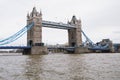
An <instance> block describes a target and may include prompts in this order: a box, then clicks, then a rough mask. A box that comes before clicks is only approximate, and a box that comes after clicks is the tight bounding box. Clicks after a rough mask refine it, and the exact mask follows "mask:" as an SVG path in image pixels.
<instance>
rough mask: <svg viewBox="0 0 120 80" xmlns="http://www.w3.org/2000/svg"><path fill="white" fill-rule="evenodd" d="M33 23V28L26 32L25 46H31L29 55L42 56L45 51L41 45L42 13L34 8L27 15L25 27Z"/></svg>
mask: <svg viewBox="0 0 120 80" xmlns="http://www.w3.org/2000/svg"><path fill="white" fill-rule="evenodd" d="M32 22H34V26H33V27H32V28H31V29H30V30H29V31H28V32H27V46H31V47H32V48H31V50H30V54H43V53H45V52H46V51H47V48H46V47H44V44H43V43H42V13H41V12H37V10H36V8H35V7H34V8H33V10H32V12H31V13H30V14H29V13H28V15H27V25H29V24H30V23H32Z"/></svg>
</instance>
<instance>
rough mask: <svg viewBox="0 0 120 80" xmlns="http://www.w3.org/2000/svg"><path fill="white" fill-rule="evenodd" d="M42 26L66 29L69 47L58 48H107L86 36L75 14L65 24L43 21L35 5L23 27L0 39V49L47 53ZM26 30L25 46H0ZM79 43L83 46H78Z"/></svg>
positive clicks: (85, 49) (78, 50) (77, 50)
mask: <svg viewBox="0 0 120 80" xmlns="http://www.w3.org/2000/svg"><path fill="white" fill-rule="evenodd" d="M42 27H48V28H57V29H65V30H67V31H68V44H69V47H66V48H65V47H64V48H60V49H66V50H75V53H80V52H89V50H88V49H91V50H92V49H97V50H99V49H100V50H101V49H103V50H106V49H108V46H106V47H104V48H103V47H102V48H100V47H98V46H96V45H94V43H93V42H92V41H91V40H90V39H89V38H88V37H87V36H86V34H85V33H84V32H83V30H82V29H81V20H78V19H77V18H76V17H75V16H73V17H72V19H71V21H70V22H68V23H67V24H65V23H61V22H52V21H45V20H43V19H42V13H41V12H38V11H37V10H36V8H35V7H34V8H33V10H32V12H31V13H30V14H29V13H28V14H27V26H25V27H24V28H23V29H21V30H20V31H18V32H17V33H15V34H14V35H12V36H10V37H8V38H6V39H3V40H0V45H1V46H0V49H24V54H46V53H48V49H51V48H47V47H46V46H44V43H43V42H42ZM26 32H27V46H2V45H6V44H9V43H11V42H13V41H15V40H17V39H18V38H20V37H21V36H22V35H24V34H25V33H26ZM82 34H83V36H85V38H86V41H85V42H84V44H83V41H82ZM86 44H88V47H85V46H84V45H86ZM81 45H83V46H82V47H80V46H81ZM96 47H97V48H96ZM73 52H74V51H73Z"/></svg>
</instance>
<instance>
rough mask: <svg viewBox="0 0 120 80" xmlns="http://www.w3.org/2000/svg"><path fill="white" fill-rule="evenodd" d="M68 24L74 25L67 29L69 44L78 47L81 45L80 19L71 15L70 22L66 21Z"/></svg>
mask: <svg viewBox="0 0 120 80" xmlns="http://www.w3.org/2000/svg"><path fill="white" fill-rule="evenodd" d="M68 24H70V25H73V26H75V27H76V28H74V29H68V38H69V39H68V40H69V46H70V47H78V46H80V45H82V34H81V20H77V19H76V17H75V16H73V17H72V20H71V22H68Z"/></svg>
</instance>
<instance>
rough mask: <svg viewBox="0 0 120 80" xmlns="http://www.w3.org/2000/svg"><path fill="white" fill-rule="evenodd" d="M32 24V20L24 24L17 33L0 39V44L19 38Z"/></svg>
mask: <svg viewBox="0 0 120 80" xmlns="http://www.w3.org/2000/svg"><path fill="white" fill-rule="evenodd" d="M33 26H34V22H32V23H31V24H30V25H27V26H25V27H24V28H23V29H21V30H20V31H18V32H17V33H15V34H14V35H12V36H10V37H8V38H6V39H3V40H0V45H5V44H9V43H11V42H13V41H15V40H17V39H18V38H20V37H21V36H22V35H23V34H25V33H26V32H27V31H28V30H29V29H31V28H32V27H33Z"/></svg>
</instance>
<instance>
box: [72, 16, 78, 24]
mask: <svg viewBox="0 0 120 80" xmlns="http://www.w3.org/2000/svg"><path fill="white" fill-rule="evenodd" d="M71 21H72V22H73V24H75V23H76V21H77V18H76V16H75V15H73V17H72V20H71Z"/></svg>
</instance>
